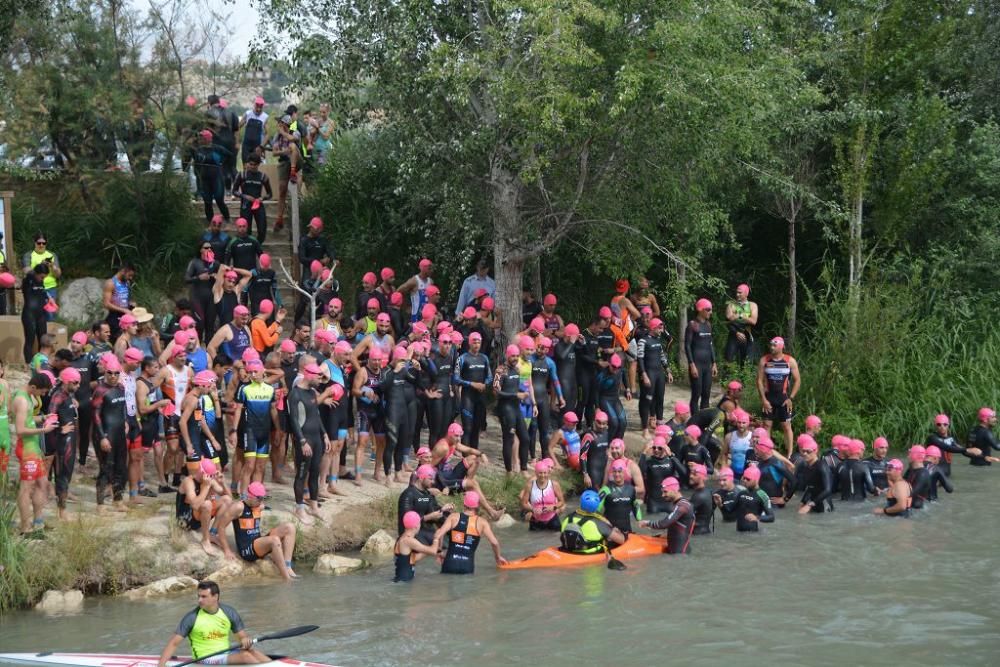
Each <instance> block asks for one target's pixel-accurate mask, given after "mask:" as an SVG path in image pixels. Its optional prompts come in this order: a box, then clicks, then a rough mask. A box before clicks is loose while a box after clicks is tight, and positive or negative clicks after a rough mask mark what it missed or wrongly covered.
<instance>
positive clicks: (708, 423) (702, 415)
mask: <svg viewBox="0 0 1000 667" xmlns="http://www.w3.org/2000/svg"><path fill="white" fill-rule="evenodd" d="M725 420H726V413H725V412H723V411H722V410H720V409H719V408H702V409H701V410H697V411H696V412H695V413H694V414H693V415H691V418H690V419H688V420H687V424H686V426H691V425H694V426H697V427H698V428H700V429H701V436H700V437H699V438H698V443H699V444H701V445H704V446H705V448H706V449H707V450H708V454H709V456H710V457H711V459H712V460H713V461H718V460H719V455H720V454H721V453H722V443H721V442H719V439H718V438H717V437H716V436H715V432H716V431H717V430H719V427H720V426H723V424H724V422H725ZM754 460H756V456H755V455H754V450H753V448H752V447H751V448H750V449H748V450H747V452H746V459H745V462H746V463H749V462H750V461H754ZM708 471H709V472H712V466H709V467H708Z"/></svg>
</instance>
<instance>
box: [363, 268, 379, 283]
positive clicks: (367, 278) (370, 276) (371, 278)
mask: <svg viewBox="0 0 1000 667" xmlns="http://www.w3.org/2000/svg"><path fill="white" fill-rule="evenodd" d="M361 282H363V283H368V284H370V285H374V284H375V283H377V282H378V278H376V277H375V273H374V272H373V271H369V272H368V273H366V274H365V275H363V276H361Z"/></svg>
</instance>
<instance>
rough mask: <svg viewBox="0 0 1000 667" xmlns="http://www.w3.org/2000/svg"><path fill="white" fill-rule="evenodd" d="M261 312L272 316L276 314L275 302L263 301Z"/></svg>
mask: <svg viewBox="0 0 1000 667" xmlns="http://www.w3.org/2000/svg"><path fill="white" fill-rule="evenodd" d="M260 312H261V313H262V314H264V315H270V314H271V313H273V312H274V302H273V301H271V300H270V299H261V302H260Z"/></svg>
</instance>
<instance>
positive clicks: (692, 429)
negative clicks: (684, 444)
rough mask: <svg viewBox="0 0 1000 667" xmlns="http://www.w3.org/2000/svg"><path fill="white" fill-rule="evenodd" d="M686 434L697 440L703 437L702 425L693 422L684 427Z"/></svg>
mask: <svg viewBox="0 0 1000 667" xmlns="http://www.w3.org/2000/svg"><path fill="white" fill-rule="evenodd" d="M684 434H685V435H687V436H689V437H691V438H694V439H695V440H697V439H698V438H700V437H701V427H700V426H698V425H697V424H691V425H690V426H688V427H687V428H685V429H684Z"/></svg>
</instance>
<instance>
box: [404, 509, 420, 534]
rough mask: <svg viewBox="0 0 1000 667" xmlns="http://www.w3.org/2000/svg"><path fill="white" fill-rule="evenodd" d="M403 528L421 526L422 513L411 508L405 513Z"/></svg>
mask: <svg viewBox="0 0 1000 667" xmlns="http://www.w3.org/2000/svg"><path fill="white" fill-rule="evenodd" d="M403 528H406V529H408V530H409V529H412V528H420V515H419V514H417V513H416V512H414V511H413V510H410V511H409V512H407V513H406V514H404V515H403Z"/></svg>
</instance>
